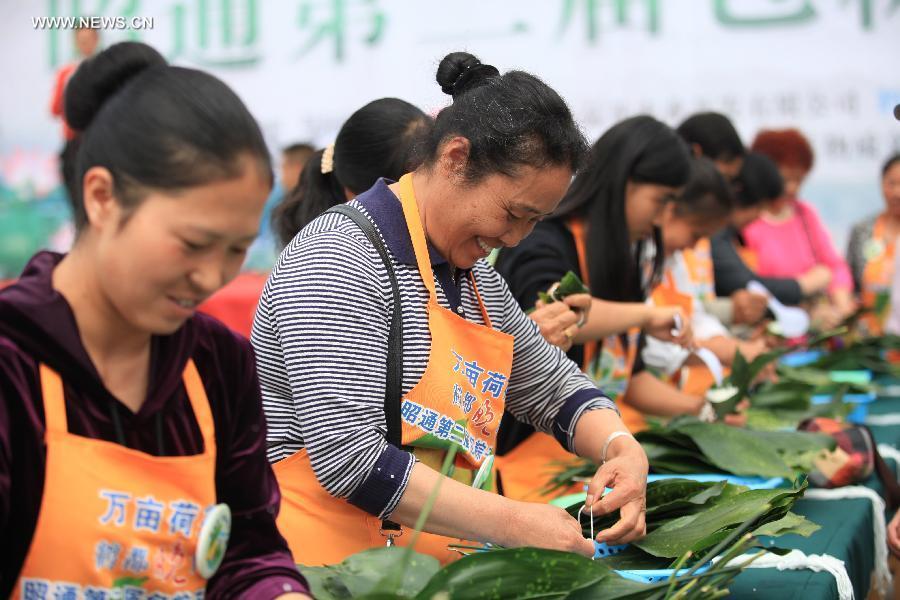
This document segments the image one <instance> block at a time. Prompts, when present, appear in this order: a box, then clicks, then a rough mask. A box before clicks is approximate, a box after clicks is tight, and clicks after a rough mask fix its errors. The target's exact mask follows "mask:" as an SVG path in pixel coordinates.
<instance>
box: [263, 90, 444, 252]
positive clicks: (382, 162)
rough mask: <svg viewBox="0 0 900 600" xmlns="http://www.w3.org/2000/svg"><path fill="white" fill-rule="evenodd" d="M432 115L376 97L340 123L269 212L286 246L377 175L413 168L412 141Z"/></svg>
mask: <svg viewBox="0 0 900 600" xmlns="http://www.w3.org/2000/svg"><path fill="white" fill-rule="evenodd" d="M430 123H431V119H430V118H429V117H428V115H426V114H425V113H424V112H422V111H421V110H420V109H418V108H416V107H415V106H413V105H412V104H410V103H409V102H405V101H404V100H400V99H399V98H380V99H378V100H373V101H372V102H369V103H368V104H366V105H365V106H363V107H362V108H360V109H359V110H357V111H356V112H354V113H353V114H352V115H350V118H349V119H347V120H346V121H345V122H344V124H343V125H342V126H341V130H340V131H339V132H338V134H337V138H336V139H335V141H334V143H333V144H331V145H330V146H328V147H327V148H324V149H322V150H319V151H317V152H316V153H315V154H313V156H312V158H310V160H308V161H307V163H306V166H305V167H304V168H303V172H302V174H301V176H300V184H299V185H298V186H297V187H295V188H294V189H293V190H292V191H291V192H290V193H289V194H288V195H287V196H286V197H285V199H284V200H283V201H282V202H281V203H280V204H279V205H278V206H277V207H275V210H274V211H273V212H272V224H273V229H274V230H275V231H276V232H277V233H278V236H279V238H280V240H281V244H282V245H283V246H286V245H287V244H288V243H289V242H290V241H291V240H292V239H293V238H294V236H295V235H297V233H298V232H299V231H300V230H301V229H303V228H304V227H305V226H306V225H307V224H308V223H309V222H310V221H312V220H313V219H315V218H316V217H318V216H319V215H320V214H322V213H323V212H325V211H326V210H328V209H329V208H331V207H332V206H334V205H335V204H342V203H344V202H346V201H347V200H350V199H351V198H353V197H355V196H357V195H359V194H361V193H362V192H364V191H366V190H367V189H369V188H370V187H372V185H374V183H375V182H376V181H378V178H379V177H385V178H387V179H391V180H393V181H396V180H398V179H400V176H401V175H403V174H404V173H408V172H409V171H411V170H412V169H414V168H415V167H416V166H417V164H416V159H415V142H416V140H417V139H418V137H419V136H420V135H421V134H423V133H424V132H425V131H426V130H427V129H428V126H429V124H430Z"/></svg>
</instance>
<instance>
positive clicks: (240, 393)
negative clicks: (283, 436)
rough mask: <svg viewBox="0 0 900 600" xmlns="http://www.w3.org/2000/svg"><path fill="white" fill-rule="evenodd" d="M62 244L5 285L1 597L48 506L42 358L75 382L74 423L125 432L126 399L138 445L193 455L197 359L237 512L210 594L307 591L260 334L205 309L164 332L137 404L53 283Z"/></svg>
mask: <svg viewBox="0 0 900 600" xmlns="http://www.w3.org/2000/svg"><path fill="white" fill-rule="evenodd" d="M60 260H62V255H59V254H53V253H50V252H40V253H38V254H36V255H35V256H34V257H33V258H32V259H31V261H30V262H29V263H28V265H27V266H26V267H25V271H24V272H23V273H22V277H21V279H20V280H19V281H18V282H17V283H15V284H13V285H11V286H10V287H7V288H5V289H3V290H2V291H0V540H3V543H2V544H0V597H3V598H5V597H8V596H9V595H10V594H11V592H12V589H13V586H14V585H15V582H16V580H17V579H18V576H19V571H20V570H21V568H22V564H23V562H24V560H25V556H26V555H27V553H28V548H29V546H30V544H31V539H32V536H33V534H34V529H35V526H36V524H37V518H38V513H39V512H40V505H41V497H42V493H43V487H44V469H45V460H46V447H45V445H44V406H43V400H42V397H41V392H40V379H39V374H38V365H39V363H41V362H42V363H45V364H47V365H48V366H49V367H51V368H52V369H54V370H55V371H57V372H58V373H59V374H60V376H61V377H62V379H63V382H64V386H65V402H66V411H67V413H68V421H69V431H70V432H71V433H73V434H75V435H80V436H84V437H88V438H92V439H100V440H106V441H111V442H116V439H117V438H116V433H115V428H114V425H113V419H112V417H111V409H110V403H111V402H112V403H114V404H115V405H116V410H117V411H118V413H119V416H120V419H121V423H122V428H123V430H124V437H125V441H126V444H127V445H128V447H130V448H133V449H137V450H140V451H142V452H145V453H148V454H152V455H157V456H158V455H160V448H159V445H158V440H157V436H156V427H155V423H156V420H157V415H160V414H161V415H162V431H163V434H162V438H163V439H162V442H163V443H162V451H163V454H165V455H167V456H187V455H191V454H198V453H200V452H201V451H202V446H203V441H202V437H201V435H200V430H199V428H198V425H197V422H196V420H195V418H194V416H193V411H192V410H191V407H190V402H189V400H188V398H187V394H186V392H185V390H184V386H183V385H182V378H181V374H182V371H183V369H184V366H185V364H186V363H187V360H188V358H193V359H194V362H195V363H196V365H197V370H198V371H199V372H200V377H201V379H202V380H203V384H204V387H205V389H206V394H207V396H208V397H209V403H210V407H211V410H212V415H213V421H214V423H215V428H216V445H217V455H216V496H217V500H218V501H219V502H224V503H226V504H228V506H229V507H230V508H231V511H232V515H233V522H232V532H231V541H230V543H229V545H228V551H227V552H226V554H225V559H224V561H223V562H222V565H221V567H220V568H219V570H218V571H217V572H216V574H215V575H214V576H213V577H212V579H210V580H209V583H208V584H207V595H208V596H210V597H215V598H219V597H226V596H227V597H231V598H264V599H267V598H275V597H276V596H279V595H280V594H283V593H285V592H288V591H295V592H304V593H307V592H308V589H307V587H306V583H305V580H304V578H303V576H302V575H300V573H299V572H298V571H297V569H296V567H295V565H294V560H293V558H292V557H291V554H290V551H289V550H288V548H287V544H286V543H285V541H284V538H282V537H281V535H280V534H279V533H278V529H277V528H276V526H275V515H277V514H278V506H279V503H280V501H281V494H280V492H279V490H278V485H277V483H276V481H275V476H274V475H273V473H272V469H271V467H270V466H269V463H268V461H267V460H266V452H265V440H266V434H265V420H264V418H263V414H262V401H261V399H260V393H259V381H258V379H257V375H256V365H255V362H254V358H253V354H252V350H251V348H250V344H249V343H248V342H247V340H245V339H244V338H242V337H240V336H238V335H236V334H234V333H232V332H231V331H230V330H229V329H228V328H227V327H225V326H224V325H222V324H221V323H219V322H218V321H216V320H215V319H213V318H211V317H208V316H204V315H200V314H198V315H196V316H194V317H193V318H192V319H190V320H189V321H188V322H187V323H185V324H184V326H182V327H181V328H180V329H179V330H178V331H176V332H175V333H173V334H171V335H167V336H153V338H152V341H151V344H152V345H151V352H150V356H151V358H150V385H149V389H148V392H147V399H146V401H145V402H144V404H143V405H142V406H141V409H140V410H139V411H138V412H137V413H136V414H135V413H132V412H131V410H129V409H128V408H126V407H124V405H122V404H121V403H120V402H119V401H118V400H116V399H115V397H113V396H112V394H110V392H109V391H108V390H107V389H106V388H105V387H104V385H103V382H102V380H101V379H100V376H99V375H98V374H97V371H96V369H95V367H94V365H93V363H92V362H91V359H90V358H89V357H88V354H87V351H86V350H85V348H84V346H83V345H82V343H81V338H80V337H79V334H78V328H77V325H76V323H75V317H74V315H73V314H72V309H71V308H70V307H69V304H68V302H66V300H65V298H64V297H63V296H62V295H61V294H59V293H58V292H57V291H56V290H54V289H53V287H52V283H51V274H52V272H53V269H54V268H55V267H56V265H57V264H58V263H59V261H60Z"/></svg>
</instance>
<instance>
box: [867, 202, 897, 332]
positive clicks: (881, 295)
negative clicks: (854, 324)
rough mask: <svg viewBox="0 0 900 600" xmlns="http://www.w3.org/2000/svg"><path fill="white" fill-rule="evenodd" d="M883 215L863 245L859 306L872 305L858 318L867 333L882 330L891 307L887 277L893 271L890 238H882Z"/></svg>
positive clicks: (892, 253) (891, 274)
mask: <svg viewBox="0 0 900 600" xmlns="http://www.w3.org/2000/svg"><path fill="white" fill-rule="evenodd" d="M884 229H885V224H884V215H881V216H879V217H878V219H876V220H875V226H874V227H873V229H872V239H870V240H869V241H868V242H866V244H865V245H864V247H863V256H864V258H865V260H866V266H865V269H864V270H863V273H862V281H861V282H860V283H861V286H860V287H861V288H862V289H861V290H860V296H861V300H862V303H863V306H865V307H866V308H869V309H872V312H870V313H866V314H865V315H863V317H862V318H861V319H860V323H859V324H860V328H861V329H863V331H864V332H865V333H867V334H869V335H881V334H882V333H884V325H885V322H886V320H887V316H888V313H889V312H890V308H891V279H892V278H893V274H894V242H893V241H892V240H887V239H885V234H884Z"/></svg>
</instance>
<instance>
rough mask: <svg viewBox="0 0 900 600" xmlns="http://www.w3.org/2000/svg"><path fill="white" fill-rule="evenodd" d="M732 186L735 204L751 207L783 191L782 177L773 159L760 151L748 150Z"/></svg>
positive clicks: (776, 196)
mask: <svg viewBox="0 0 900 600" xmlns="http://www.w3.org/2000/svg"><path fill="white" fill-rule="evenodd" d="M734 187H735V192H736V194H735V199H736V200H737V205H738V206H739V207H740V208H752V207H754V206H759V205H761V204H763V203H765V202H768V201H769V200H774V199H775V198H779V197H780V196H781V195H782V194H783V193H784V179H783V178H782V177H781V172H780V171H779V170H778V165H777V164H775V161H773V160H772V159H771V158H769V157H768V156H766V155H765V154H762V153H760V152H750V153H748V154H747V156H745V157H744V164H743V165H742V166H741V172H740V174H739V175H738V177H737V180H736V181H735V183H734Z"/></svg>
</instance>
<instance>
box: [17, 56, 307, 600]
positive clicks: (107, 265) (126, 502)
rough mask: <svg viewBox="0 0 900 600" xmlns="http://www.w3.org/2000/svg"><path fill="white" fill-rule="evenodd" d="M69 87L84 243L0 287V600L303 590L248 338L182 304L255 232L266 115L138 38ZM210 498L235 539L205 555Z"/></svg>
mask: <svg viewBox="0 0 900 600" xmlns="http://www.w3.org/2000/svg"><path fill="white" fill-rule="evenodd" d="M66 94H67V95H66V100H65V102H66V106H65V109H66V117H67V119H68V122H69V123H70V124H71V125H72V126H73V128H75V129H76V130H77V131H79V132H80V135H79V150H78V158H77V174H78V181H79V186H78V188H77V192H78V197H77V198H76V199H75V200H76V202H75V205H76V214H75V222H76V227H77V230H78V238H77V241H76V243H75V246H74V247H73V249H72V251H71V252H70V253H69V254H67V255H57V254H51V253H49V252H42V253H39V254H37V255H36V256H35V257H34V258H32V260H31V262H30V263H29V264H28V266H27V267H26V269H25V271H24V272H23V274H22V276H21V278H20V280H19V281H18V282H17V283H15V284H13V285H12V286H10V287H8V288H6V289H4V290H3V291H2V292H0V540H3V543H2V544H0V597H4V598H5V597H9V596H10V595H12V594H15V595H16V597H20V596H21V597H29V598H32V597H33V598H54V597H69V596H70V595H71V594H73V593H74V594H75V596H74V597H79V598H80V597H95V598H101V597H102V598H106V597H115V596H116V595H117V594H121V595H124V597H129V594H130V595H132V596H135V597H138V596H139V597H145V595H146V597H151V596H152V597H165V598H181V597H190V598H194V597H200V595H202V594H203V593H204V592H205V594H206V596H207V597H210V598H263V599H271V598H307V597H308V596H306V593H307V587H306V583H305V581H304V579H303V577H302V576H301V575H300V574H299V573H298V572H297V570H296V568H295V566H294V561H293V560H292V557H291V555H290V552H289V551H288V549H287V546H286V544H285V542H284V540H283V538H282V537H281V535H279V533H278V530H277V528H276V526H275V515H276V514H277V512H278V506H279V501H280V496H279V492H278V487H277V485H276V484H275V480H274V477H273V475H272V471H271V469H270V467H269V464H268V462H267V460H266V456H265V421H264V418H263V415H262V408H261V401H260V395H259V389H258V387H259V386H258V380H257V375H256V370H255V367H254V360H253V356H252V354H251V350H250V346H249V343H248V342H247V341H246V340H244V339H243V338H240V337H238V336H236V335H234V334H232V333H230V332H229V331H228V329H226V328H225V326H223V325H222V324H220V323H218V322H217V321H215V320H213V319H211V318H209V317H204V316H202V315H196V314H195V313H194V308H195V307H196V306H197V305H198V304H199V303H200V302H201V301H202V300H204V299H205V298H207V297H208V296H209V295H211V294H212V293H213V292H215V291H216V290H217V289H219V288H220V287H222V286H223V285H224V284H225V283H226V282H228V281H229V280H230V279H232V278H233V277H234V276H235V275H236V274H237V272H238V269H239V268H240V265H241V263H242V261H243V259H244V253H245V251H246V249H247V247H248V246H249V245H250V243H251V242H252V240H253V238H254V236H255V234H256V231H257V229H258V227H259V221H260V217H261V214H262V209H263V205H264V203H265V200H266V197H267V196H268V194H269V191H270V189H271V186H272V171H271V164H270V161H269V155H268V152H267V150H266V146H265V143H264V141H263V138H262V135H261V133H260V131H259V128H258V126H257V124H256V122H255V121H254V120H253V117H252V116H251V115H250V114H249V112H248V111H247V109H246V107H245V106H244V105H243V104H242V103H241V101H240V100H239V99H238V97H237V96H236V95H235V94H234V93H233V92H232V91H231V90H230V89H229V88H228V87H227V86H225V85H224V84H223V83H222V82H221V81H219V80H217V79H215V78H214V77H212V76H210V75H207V74H205V73H202V72H200V71H195V70H191V69H183V68H178V67H172V66H169V65H168V64H166V62H165V60H164V59H163V58H162V57H161V56H160V55H159V54H158V53H157V52H156V51H155V50H153V49H152V48H150V47H149V46H146V45H143V44H137V43H123V44H117V45H115V46H112V47H110V48H109V49H107V50H106V51H104V52H102V53H100V54H99V55H97V56H96V57H94V58H93V59H91V60H89V61H86V62H85V63H83V65H82V66H81V67H80V68H79V70H78V72H77V73H76V74H75V75H74V76H73V77H72V79H71V81H70V83H69V85H68V88H67V91H66ZM182 466H185V467H188V466H189V467H190V471H189V472H191V473H194V474H197V473H199V474H200V476H199V477H194V478H193V480H191V478H188V477H186V476H185V473H186V472H188V469H187V468H181V467H182ZM123 467H124V468H123ZM217 503H218V504H220V505H221V504H225V505H227V506H228V507H229V509H230V512H231V515H232V524H231V535H230V541H229V542H228V544H227V550H225V552H224V558H223V560H222V562H221V564H219V565H216V564H215V562H214V561H213V562H212V563H211V564H209V565H207V564H206V563H204V565H203V566H201V564H200V563H201V561H202V560H205V559H206V558H208V557H211V556H214V555H215V552H214V551H210V552H206V553H204V552H203V550H212V548H208V547H204V544H203V542H202V538H203V536H201V535H200V531H201V530H203V529H204V526H205V525H206V523H208V522H209V521H210V520H211V519H212V518H213V517H212V515H214V514H217V513H221V512H225V509H224V508H218V509H217V510H215V511H213V510H210V509H211V507H212V505H214V504H217ZM98 509H100V510H99V511H98ZM39 517H40V518H39ZM54 523H56V524H63V525H61V526H56V527H54V526H53V524H54ZM78 532H89V533H90V535H89V536H83V535H77V533H78ZM195 556H196V557H197V558H196V563H195ZM73 565H77V566H75V567H73ZM194 565H196V566H194ZM73 572H74V573H75V576H74V577H73V576H72V574H73ZM115 588H125V589H118V590H116V589H115ZM128 588H138V589H135V590H129V589H128ZM154 593H156V594H157V595H153V594H154ZM67 594H68V595H67ZM159 594H163V595H159Z"/></svg>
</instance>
